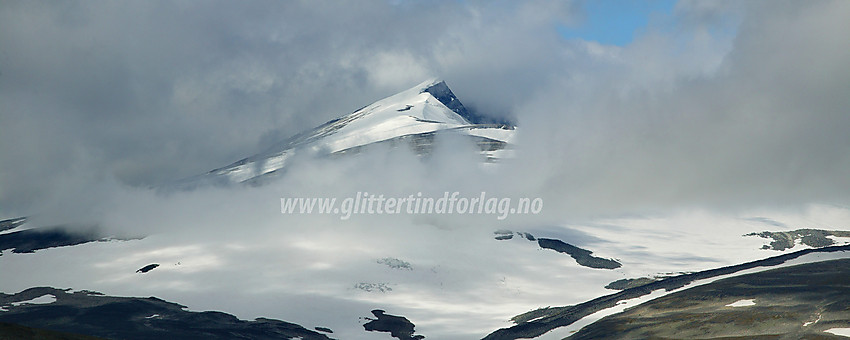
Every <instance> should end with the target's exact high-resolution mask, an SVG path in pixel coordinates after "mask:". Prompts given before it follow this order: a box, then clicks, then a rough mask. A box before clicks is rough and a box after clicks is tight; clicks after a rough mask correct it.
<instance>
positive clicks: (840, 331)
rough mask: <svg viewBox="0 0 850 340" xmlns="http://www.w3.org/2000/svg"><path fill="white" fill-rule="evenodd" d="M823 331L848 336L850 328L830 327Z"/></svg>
mask: <svg viewBox="0 0 850 340" xmlns="http://www.w3.org/2000/svg"><path fill="white" fill-rule="evenodd" d="M824 332H827V333H832V334H835V335H840V336H846V337H848V338H850V328H830V329H827V330H825V331H824Z"/></svg>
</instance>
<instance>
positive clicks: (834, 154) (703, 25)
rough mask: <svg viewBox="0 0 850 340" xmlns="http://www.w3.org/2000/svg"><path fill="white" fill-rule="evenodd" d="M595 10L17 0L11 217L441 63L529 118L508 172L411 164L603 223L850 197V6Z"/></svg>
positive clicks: (238, 149) (300, 126)
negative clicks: (601, 218)
mask: <svg viewBox="0 0 850 340" xmlns="http://www.w3.org/2000/svg"><path fill="white" fill-rule="evenodd" d="M582 11H583V6H582V3H581V2H558V3H555V2H544V1H528V2H522V3H514V2H489V1H486V2H484V1H482V2H478V1H465V2H456V1H439V2H427V3H426V2H406V1H386V2H383V1H374V2H363V1H350V2H322V1H301V2H297V1H287V2H278V1H274V2H261V1H253V2H224V1H223V2H210V1H207V2H163V1H145V2H129V3H125V2H99V1H86V2H63V3H56V2H35V1H4V2H3V3H2V4H0V164H2V167H0V217H2V218H11V217H16V216H20V215H29V214H35V213H40V212H43V211H44V210H45V209H53V210H56V209H62V207H64V208H65V209H68V210H74V209H76V208H77V207H78V206H79V205H80V204H82V205H86V204H88V203H87V202H88V201H98V200H101V199H103V197H111V196H110V194H109V193H110V192H112V191H113V190H115V188H116V187H120V188H125V187H127V186H130V187H146V186H149V185H155V184H157V183H161V182H163V181H167V180H173V179H177V178H182V177H186V176H190V175H194V174H198V173H202V172H205V171H207V170H210V169H212V168H216V167H219V166H222V165H225V164H228V163H230V162H232V161H235V160H237V159H240V158H242V157H245V156H248V155H250V154H253V153H255V152H257V151H260V150H262V149H264V147H265V146H267V145H269V144H271V143H273V142H275V141H278V140H281V139H283V138H286V137H287V136H290V135H292V134H294V133H297V132H299V131H302V130H304V129H308V128H311V127H314V126H316V125H318V124H321V123H323V122H325V121H327V120H329V119H332V118H335V117H337V116H340V115H343V114H346V113H349V112H351V111H353V110H355V109H357V108H359V107H362V106H363V105H366V104H369V103H370V102H372V101H374V100H377V99H380V98H382V97H385V96H387V95H391V94H393V93H395V92H398V91H401V90H404V89H406V88H408V87H410V86H413V85H415V84H417V83H419V82H421V81H422V80H424V79H426V78H428V77H432V76H437V77H441V78H443V79H445V80H446V81H447V82H448V84H449V86H450V87H452V89H453V90H454V91H455V93H456V94H457V95H458V97H459V98H460V99H461V100H462V101H463V102H464V103H465V104H467V105H469V106H473V107H476V108H477V109H479V110H481V111H482V113H491V114H494V115H511V116H514V117H516V119H517V120H518V122H519V124H520V126H521V137H520V141H521V150H522V151H521V152H520V156H519V157H520V161H518V162H516V164H510V165H508V166H506V167H504V169H502V170H501V172H499V173H498V174H496V175H497V176H490V175H479V174H477V173H475V172H473V171H471V170H468V171H460V172H454V171H445V168H451V167H457V165H456V164H455V163H453V162H456V161H457V159H456V157H454V156H452V155H447V156H446V157H445V159H446V161H445V162H438V163H436V164H437V165H430V166H429V165H424V166H423V168H413V169H410V168H404V170H405V171H408V172H409V173H417V174H421V175H423V176H425V177H427V178H428V180H429V181H437V182H439V183H440V184H441V185H440V186H445V187H446V188H451V187H452V186H453V185H454V187H458V186H460V187H461V188H464V189H474V188H478V187H482V186H484V187H486V184H484V183H483V180H490V181H495V180H498V179H499V178H501V181H504V182H508V184H505V185H504V187H505V190H506V192H511V193H512V194H515V195H522V196H543V197H545V198H546V199H547V207H549V208H550V209H557V210H564V211H567V212H576V213H577V212H582V213H590V214H596V213H599V214H611V213H620V212H629V211H633V210H656V209H666V208H669V207H692V206H697V207H720V208H735V209H738V208H742V207H744V208H745V207H751V206H763V205H791V206H794V205H799V204H806V203H811V202H828V203H840V204H843V203H845V202H846V201H847V198H848V193H850V179H848V178H850V177H848V176H847V174H848V170H850V153H849V152H848V146H850V133H848V127H850V112H848V108H850V96H848V95H847V94H848V93H850V67H847V65H848V62H850V47H848V46H850V36H848V34H847V32H850V22H848V20H846V18H847V17H850V3H849V2H846V1H806V2H802V1H762V2H759V1H753V2H746V3H741V2H729V3H726V2H720V3H717V2H701V1H680V2H679V3H677V4H676V6H675V8H674V9H673V11H672V13H670V14H664V13H661V14H658V15H655V16H652V17H650V21H649V26H647V27H646V28H644V29H642V30H640V31H638V32H637V33H636V38H635V39H634V40H633V41H632V42H631V43H630V44H628V45H625V46H612V45H604V44H600V43H596V42H593V41H584V40H581V39H564V38H563V37H562V36H560V35H559V34H558V31H557V29H556V28H557V27H558V26H559V25H567V26H569V25H576V24H578V23H580V22H581V18H582V16H583V12H582ZM400 157H402V158H404V157H403V156H400ZM324 165H327V164H324ZM355 165H356V164H355ZM393 170H396V169H393ZM441 170H442V171H441ZM341 171H344V170H341ZM380 171H387V172H389V170H380ZM429 171H430V172H429ZM314 172H315V171H314ZM295 173H296V174H297V173H299V172H298V171H295ZM442 173H455V174H457V173H459V174H465V175H467V176H469V177H470V178H472V177H475V178H478V179H469V181H468V182H467V181H465V180H466V179H467V178H466V177H462V176H461V177H457V176H443V175H435V174H442ZM343 174H345V173H344V172H343ZM326 175H327V176H326V178H329V180H328V181H329V182H328V183H335V182H333V181H338V182H343V181H346V180H348V181H350V180H352V179H350V178H348V179H346V177H345V176H342V175H340V174H339V173H330V174H326ZM399 177H400V178H399V179H398V180H399V181H408V182H410V181H411V179H410V178H407V177H406V176H399ZM506 179H507V180H506ZM353 180H356V181H360V183H363V184H364V185H368V184H369V183H371V182H370V181H369V179H368V178H357V179H353ZM464 182H466V183H465V184H459V183H464ZM504 182H500V183H504ZM415 183H420V182H415ZM469 183H472V184H469ZM337 184H338V183H337ZM420 184H422V185H428V184H427V181H425V182H421V183H420ZM374 185H378V184H374ZM409 186H410V187H411V189H413V190H415V186H416V185H415V184H409ZM388 187H391V186H388ZM346 188H348V187H347V186H346ZM308 189H309V188H307V189H304V190H308ZM350 189H351V190H357V188H356V187H353V186H352V187H351V188H350ZM134 190H135V189H134ZM549 202H551V203H549ZM72 203H73V204H72ZM91 205H97V204H91Z"/></svg>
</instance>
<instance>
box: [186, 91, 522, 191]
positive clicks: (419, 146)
mask: <svg viewBox="0 0 850 340" xmlns="http://www.w3.org/2000/svg"><path fill="white" fill-rule="evenodd" d="M480 122H481V120H480V119H479V116H477V115H474V114H472V113H471V112H470V111H469V110H468V109H467V108H466V107H464V106H463V104H462V103H461V102H460V100H459V99H458V98H457V97H456V96H455V94H454V93H453V92H452V91H451V89H449V87H448V85H446V83H445V82H444V81H442V80H438V79H432V80H428V81H425V82H423V83H421V84H419V85H417V86H414V87H412V88H410V89H408V90H405V91H402V92H399V93H397V94H395V95H392V96H390V97H387V98H384V99H381V100H379V101H376V102H374V103H372V104H370V105H367V106H365V107H363V108H362V109H359V110H357V111H354V112H352V113H350V114H347V115H345V116H342V117H339V118H337V119H334V120H331V121H329V122H327V123H324V124H322V125H319V126H318V127H316V128H314V129H312V130H308V131H305V132H302V133H299V134H297V135H295V136H293V137H291V138H289V139H286V140H283V141H281V142H279V143H276V144H275V145H273V146H272V147H270V148H268V149H267V150H266V151H264V152H261V153H259V154H256V155H254V156H250V157H248V158H244V159H242V160H239V161H237V162H234V163H232V164H230V165H227V166H225V167H221V168H218V169H214V170H212V171H210V172H208V173H206V174H203V175H200V176H195V177H192V178H189V179H187V180H185V181H183V183H182V184H189V185H196V184H198V182H211V183H216V184H221V183H244V182H250V181H256V180H259V179H262V178H264V177H266V176H269V175H272V174H275V173H279V172H280V170H282V169H284V168H285V167H286V165H287V163H288V161H289V159H290V158H291V157H292V156H293V155H294V154H295V153H297V152H310V153H315V154H329V155H338V154H346V153H354V152H357V151H359V150H360V149H362V148H364V147H368V146H370V145H375V144H378V143H391V145H396V146H397V145H403V144H408V145H409V146H410V147H412V148H413V150H414V151H415V152H416V153H417V154H427V153H429V152H430V151H431V145H432V141H433V138H434V135H435V134H436V133H438V132H440V133H454V134H458V135H462V136H467V137H469V138H471V139H472V140H473V141H474V142H475V143H476V144H477V145H478V146H479V147H480V148H481V152H482V154H484V156H486V158H485V159H486V160H487V161H489V162H493V161H496V160H498V159H499V158H502V157H503V156H504V152H505V151H506V150H505V149H506V148H508V146H509V145H510V144H511V143H512V140H513V135H514V127H512V126H508V125H505V124H483V123H480ZM404 142H406V143H404Z"/></svg>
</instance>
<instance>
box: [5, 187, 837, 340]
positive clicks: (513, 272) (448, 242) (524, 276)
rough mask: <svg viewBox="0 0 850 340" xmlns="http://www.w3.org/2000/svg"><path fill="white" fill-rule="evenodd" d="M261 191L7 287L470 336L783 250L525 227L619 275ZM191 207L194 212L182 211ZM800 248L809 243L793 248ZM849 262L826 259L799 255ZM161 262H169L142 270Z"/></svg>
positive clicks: (718, 227) (833, 220)
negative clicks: (605, 261) (382, 319)
mask: <svg viewBox="0 0 850 340" xmlns="http://www.w3.org/2000/svg"><path fill="white" fill-rule="evenodd" d="M203 194H204V193H197V194H193V195H199V196H198V197H200V195H203ZM255 196H258V195H256V192H254V193H251V192H247V193H239V192H234V193H233V194H231V195H229V196H228V197H229V198H228V199H232V200H233V202H236V201H241V202H242V203H243V204H241V205H240V208H239V209H245V206H250V205H254V206H256V209H255V210H252V211H248V212H246V211H244V210H240V211H241V212H242V213H235V212H234V211H230V210H229V209H231V208H228V207H227V205H226V204H224V203H227V202H224V201H216V202H213V203H216V206H220V207H221V208H220V209H219V210H220V211H217V212H216V213H215V214H209V215H204V214H199V213H197V212H198V211H203V210H202V209H199V208H198V207H197V206H195V204H198V205H201V206H207V205H210V204H211V203H210V201H206V202H203V203H192V202H194V201H196V200H199V199H198V197H187V198H186V199H185V201H183V200H176V199H171V200H170V201H169V202H168V203H167V204H168V205H170V207H161V210H162V219H157V217H156V216H153V215H149V214H148V213H147V212H143V211H139V212H136V214H137V215H134V214H133V212H132V211H116V212H115V213H114V215H110V216H111V217H110V218H108V220H109V222H111V223H124V224H130V225H129V226H128V228H131V229H135V228H138V229H143V228H144V227H145V226H149V225H151V224H157V225H160V226H159V227H158V228H152V230H153V231H154V233H153V235H151V236H149V237H146V238H144V239H141V240H133V241H113V242H97V243H88V244H83V245H78V246H73V247H64V248H51V249H46V250H40V251H38V252H36V253H34V254H13V253H8V252H7V253H4V254H3V256H2V257H0V273H3V279H2V280H0V291H2V292H5V293H15V292H18V291H21V290H24V289H26V288H30V287H35V286H45V285H49V286H54V287H59V288H74V289H88V290H95V291H100V292H103V293H105V294H108V295H123V296H156V297H159V298H162V299H165V300H168V301H174V302H178V303H181V304H184V305H187V306H189V308H190V309H192V310H220V311H225V312H228V313H233V314H235V315H237V316H238V317H240V318H247V319H252V318H255V317H260V316H262V317H270V318H277V319H282V320H286V321H290V322H295V323H298V324H301V325H303V326H305V327H308V328H311V327H315V326H322V327H328V328H331V329H333V330H334V332H335V333H334V334H335V336H337V337H339V338H342V339H349V338H362V339H366V338H375V339H381V338H385V337H386V334H372V333H365V332H364V331H363V328H362V326H361V324H362V322H364V321H363V319H359V318H361V317H365V316H369V315H370V314H369V311H371V310H373V309H383V310H386V311H387V312H388V313H391V314H394V315H403V316H405V317H407V318H408V319H409V320H411V321H412V322H413V323H415V324H416V332H417V334H423V335H426V336H427V337H429V338H434V339H470V338H480V337H483V336H484V335H486V334H488V333H490V332H491V331H493V330H495V329H498V328H502V327H507V326H510V325H511V323H510V321H509V319H510V318H511V317H512V316H514V315H517V314H520V313H523V312H526V311H529V310H532V309H536V308H539V307H546V306H563V305H570V304H576V303H580V302H583V301H586V300H589V299H592V298H595V297H598V296H601V295H605V294H609V293H611V292H612V291H610V290H607V289H604V288H603V286H605V285H606V284H607V283H609V282H611V281H614V280H617V279H622V278H634V277H641V276H651V275H654V274H659V273H671V272H682V271H697V270H704V269H711V268H717V267H722V266H727V265H732V264H738V263H742V262H746V261H751V260H756V259H761V258H765V257H768V256H774V255H777V254H781V253H782V252H778V251H772V250H761V249H759V248H760V246H761V245H762V244H763V243H764V240H763V239H760V238H755V237H742V235H743V234H745V233H749V232H753V231H760V230H765V229H775V228H776V227H775V226H774V227H771V226H767V225H764V224H760V223H758V222H753V221H751V220H748V219H745V218H741V217H750V216H729V215H722V214H709V213H705V212H689V213H680V214H677V215H671V216H659V217H630V218H621V219H607V220H599V221H595V222H593V223H582V224H564V225H561V226H551V227H530V228H528V229H527V230H525V231H527V232H530V233H532V234H534V235H539V236H546V237H560V238H561V239H563V240H564V241H566V242H574V243H575V244H577V245H579V246H582V247H584V248H587V249H590V250H592V251H593V252H594V253H593V254H594V255H595V256H599V257H603V258H616V259H618V260H619V261H620V262H621V263H622V264H623V267H622V268H619V269H616V270H605V269H591V268H587V267H581V266H579V265H578V264H576V262H575V261H574V260H573V259H572V258H570V257H569V256H566V255H565V254H560V253H557V252H554V251H548V250H541V249H536V247H528V246H527V244H526V243H527V242H523V240H507V241H497V240H495V239H494V238H493V230H491V229H489V228H485V227H461V226H446V225H438V224H434V223H431V222H426V221H423V220H417V219H410V218H408V217H407V216H362V217H361V218H356V219H352V220H349V221H345V222H341V221H340V220H339V219H337V218H335V217H330V216H282V215H280V213H279V211H277V206H276V202H274V201H273V200H272V201H271V202H266V201H265V199H264V198H262V197H260V198H257V197H255ZM259 196H262V195H259ZM163 204H166V203H163ZM169 209H173V210H171V211H169ZM233 209H235V208H233ZM182 210H186V211H193V212H195V213H186V214H172V213H171V212H172V211H182ZM848 217H850V211H848V210H846V209H843V208H836V207H825V206H817V207H813V208H811V209H809V211H806V212H802V213H799V214H797V215H783V216H775V215H774V216H771V218H773V219H774V220H781V221H783V222H784V223H785V224H786V225H788V226H789V228H792V227H793V226H796V225H801V224H803V223H805V224H806V226H808V227H812V228H817V227H821V228H835V227H839V226H843V223H844V221H847V220H848ZM189 226H191V227H189ZM517 229H519V228H517ZM798 247H799V246H798ZM795 250H799V248H796V247H795V248H794V249H791V250H787V251H786V252H790V251H795ZM846 256H848V255H846V254H844V253H836V254H826V255H818V256H809V257H807V258H806V259H800V260H798V261H795V262H799V261H815V260H821V259H825V258H832V257H846ZM386 258H392V259H398V260H399V261H404V262H405V263H409V264H410V267H411V268H412V270H407V269H405V270H400V269H398V268H393V267H391V266H387V265H385V264H382V263H381V262H380V260H381V259H386ZM149 263H159V264H161V265H160V266H159V267H158V268H156V269H154V270H152V271H150V272H148V273H145V274H138V273H135V270H136V269H138V268H140V267H142V266H144V265H146V264H149ZM359 283H375V284H379V283H386V284H387V286H388V287H390V288H391V289H392V290H391V291H385V292H380V291H372V292H367V291H364V290H361V289H358V288H357V285H358V284H359ZM695 284H698V283H695ZM635 303H636V302H635ZM633 304H634V303H631V302H630V303H629V304H628V305H633ZM623 307H625V306H623ZM609 313H610V312H609ZM603 314H606V313H601V314H599V315H597V317H599V316H601V315H603ZM590 321H592V320H590V319H589V320H584V323H586V322H590ZM555 335H561V336H563V335H568V334H563V333H562V332H559V331H555V332H552V333H550V334H547V335H546V336H545V338H554V337H555Z"/></svg>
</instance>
